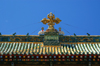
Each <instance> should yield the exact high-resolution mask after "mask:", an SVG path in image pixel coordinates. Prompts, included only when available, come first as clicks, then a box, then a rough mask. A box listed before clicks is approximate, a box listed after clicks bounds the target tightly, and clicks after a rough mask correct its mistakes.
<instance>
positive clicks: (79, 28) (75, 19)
mask: <svg viewBox="0 0 100 66" xmlns="http://www.w3.org/2000/svg"><path fill="white" fill-rule="evenodd" d="M50 12H52V13H53V14H54V15H55V17H58V18H59V19H61V20H62V21H61V22H60V23H59V24H56V25H55V26H54V27H55V28H56V29H57V30H58V28H59V27H61V28H62V31H64V33H65V35H73V34H74V33H75V34H76V35H87V34H86V33H89V34H90V35H100V0H0V32H1V33H2V34H3V35H11V34H13V33H15V32H16V33H17V35H26V34H27V33H29V34H30V35H38V32H39V31H40V30H41V27H44V30H46V29H47V28H48V25H44V24H43V23H42V22H40V21H41V20H42V19H43V18H47V14H49V13H50ZM39 22H40V23H39Z"/></svg>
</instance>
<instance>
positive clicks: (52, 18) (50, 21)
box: [41, 13, 61, 30]
mask: <svg viewBox="0 0 100 66" xmlns="http://www.w3.org/2000/svg"><path fill="white" fill-rule="evenodd" d="M47 17H48V18H49V19H46V18H43V19H42V20H41V22H42V23H43V24H47V23H48V25H49V27H48V29H51V30H52V29H54V25H55V23H56V24H59V23H60V22H61V20H60V19H59V18H56V19H55V16H54V14H52V13H50V14H48V15H47Z"/></svg>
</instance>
